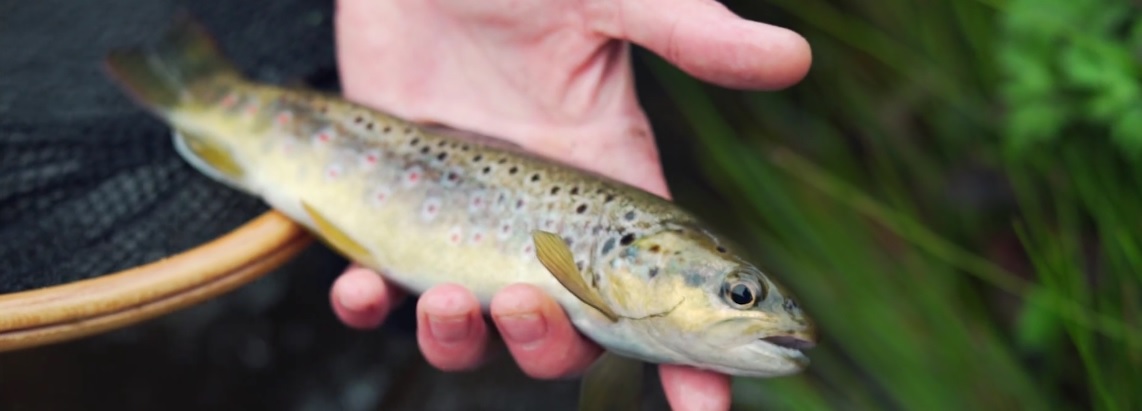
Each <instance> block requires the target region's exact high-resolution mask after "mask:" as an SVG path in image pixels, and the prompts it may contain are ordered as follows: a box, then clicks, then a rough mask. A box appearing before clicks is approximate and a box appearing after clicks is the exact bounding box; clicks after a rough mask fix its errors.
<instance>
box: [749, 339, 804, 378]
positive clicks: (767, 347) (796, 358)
mask: <svg viewBox="0 0 1142 411" xmlns="http://www.w3.org/2000/svg"><path fill="white" fill-rule="evenodd" d="M754 345H755V346H756V347H757V348H759V349H760V350H761V351H762V352H764V353H765V354H767V355H768V356H771V357H773V358H776V359H779V360H781V361H782V362H784V363H785V366H786V367H787V371H788V372H797V371H800V370H802V369H804V368H806V367H808V366H809V357H808V356H806V355H805V353H804V352H802V351H801V350H806V349H809V348H812V347H813V346H815V345H816V344H815V343H814V342H812V341H810V340H806V339H802V338H797V337H792V336H774V337H764V338H759V339H757V340H755V341H754Z"/></svg>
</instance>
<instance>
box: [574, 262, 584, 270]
mask: <svg viewBox="0 0 1142 411" xmlns="http://www.w3.org/2000/svg"><path fill="white" fill-rule="evenodd" d="M575 267H576V268H578V269H579V271H583V262H582V261H576V262H575Z"/></svg>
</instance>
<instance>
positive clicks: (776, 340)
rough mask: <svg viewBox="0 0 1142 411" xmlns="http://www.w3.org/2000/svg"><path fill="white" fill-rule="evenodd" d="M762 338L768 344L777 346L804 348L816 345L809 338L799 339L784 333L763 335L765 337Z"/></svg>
mask: <svg viewBox="0 0 1142 411" xmlns="http://www.w3.org/2000/svg"><path fill="white" fill-rule="evenodd" d="M762 340H764V341H766V342H768V343H770V344H774V345H779V346H782V347H785V348H791V349H794V350H806V349H809V348H813V347H814V346H816V345H817V344H816V343H814V342H812V341H809V340H803V339H800V338H797V337H791V336H786V335H782V336H777V337H765V338H762Z"/></svg>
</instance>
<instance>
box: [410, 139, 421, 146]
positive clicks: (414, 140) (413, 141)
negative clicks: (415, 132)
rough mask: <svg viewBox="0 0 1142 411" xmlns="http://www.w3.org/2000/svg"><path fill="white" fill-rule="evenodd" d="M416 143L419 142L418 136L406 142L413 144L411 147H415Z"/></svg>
mask: <svg viewBox="0 0 1142 411" xmlns="http://www.w3.org/2000/svg"><path fill="white" fill-rule="evenodd" d="M417 144H420V138H419V137H418V138H414V139H412V141H409V142H408V145H410V146H413V147H416V145H417Z"/></svg>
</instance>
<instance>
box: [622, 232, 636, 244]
mask: <svg viewBox="0 0 1142 411" xmlns="http://www.w3.org/2000/svg"><path fill="white" fill-rule="evenodd" d="M633 242H634V233H627V235H624V236H623V238H621V239H619V244H622V245H630V244H631V243H633Z"/></svg>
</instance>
